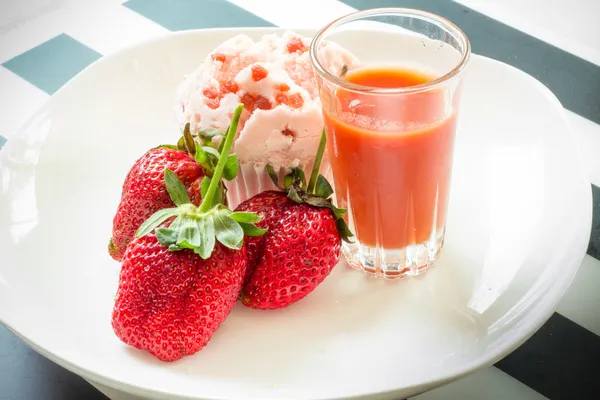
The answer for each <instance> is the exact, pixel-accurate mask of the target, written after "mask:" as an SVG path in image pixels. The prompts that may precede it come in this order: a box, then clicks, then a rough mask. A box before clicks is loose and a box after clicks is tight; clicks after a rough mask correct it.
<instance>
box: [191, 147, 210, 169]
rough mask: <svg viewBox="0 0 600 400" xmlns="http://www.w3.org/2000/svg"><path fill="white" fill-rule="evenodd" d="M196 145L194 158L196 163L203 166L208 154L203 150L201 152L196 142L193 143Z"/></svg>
mask: <svg viewBox="0 0 600 400" xmlns="http://www.w3.org/2000/svg"><path fill="white" fill-rule="evenodd" d="M194 143H195V144H196V154H195V156H194V158H195V159H196V162H197V163H198V164H200V165H202V166H204V164H206V163H207V161H208V154H206V152H205V151H204V150H202V146H200V143H198V142H194Z"/></svg>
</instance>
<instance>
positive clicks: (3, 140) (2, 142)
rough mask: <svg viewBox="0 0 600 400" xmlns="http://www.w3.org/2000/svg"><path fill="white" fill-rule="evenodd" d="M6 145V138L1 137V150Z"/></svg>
mask: <svg viewBox="0 0 600 400" xmlns="http://www.w3.org/2000/svg"><path fill="white" fill-rule="evenodd" d="M4 143H6V138H5V137H4V136H2V135H0V149H1V148H2V146H4Z"/></svg>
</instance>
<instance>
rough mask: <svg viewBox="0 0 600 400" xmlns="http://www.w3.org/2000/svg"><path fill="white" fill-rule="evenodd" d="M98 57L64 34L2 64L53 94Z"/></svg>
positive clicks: (94, 52)
mask: <svg viewBox="0 0 600 400" xmlns="http://www.w3.org/2000/svg"><path fill="white" fill-rule="evenodd" d="M101 56H102V55H101V54H99V53H98V52H96V51H94V50H92V49H90V48H89V47H87V46H86V45H84V44H82V43H80V42H78V41H77V40H75V39H73V38H72V37H70V36H68V35H65V34H64V33H63V34H60V35H58V36H56V37H54V38H52V39H50V40H48V41H47V42H44V43H42V44H40V45H39V46H37V47H34V48H33V49H31V50H29V51H26V52H25V53H23V54H20V55H18V56H16V57H15V58H13V59H10V60H8V61H6V62H5V63H4V64H2V65H3V66H4V67H6V68H8V69H9V70H11V71H12V72H14V73H15V74H17V75H19V76H20V77H21V78H24V79H26V80H27V81H29V82H31V83H32V84H33V85H35V86H37V87H38V88H40V89H42V90H43V91H44V92H46V93H48V94H52V93H54V92H56V91H57V90H58V89H59V88H60V87H61V86H62V85H64V84H65V83H67V82H68V81H69V79H71V78H73V77H74V76H75V75H77V74H78V73H79V72H81V70H83V69H84V68H85V67H87V66H88V65H90V64H91V63H92V62H94V61H96V60H97V59H98V58H100V57H101Z"/></svg>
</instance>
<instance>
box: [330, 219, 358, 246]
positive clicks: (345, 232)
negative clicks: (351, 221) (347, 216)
mask: <svg viewBox="0 0 600 400" xmlns="http://www.w3.org/2000/svg"><path fill="white" fill-rule="evenodd" d="M335 225H336V226H337V229H338V232H339V233H340V236H341V237H342V240H343V241H344V242H346V243H353V242H352V241H351V240H350V238H351V237H353V236H354V234H353V233H352V231H351V230H350V228H348V225H347V224H346V221H344V219H343V218H338V219H336V220H335Z"/></svg>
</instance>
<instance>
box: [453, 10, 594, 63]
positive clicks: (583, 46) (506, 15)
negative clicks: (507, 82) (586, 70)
mask: <svg viewBox="0 0 600 400" xmlns="http://www.w3.org/2000/svg"><path fill="white" fill-rule="evenodd" d="M456 1H457V2H459V3H461V4H463V5H466V6H467V7H469V8H472V9H474V10H476V11H479V12H481V13H483V14H486V15H488V16H490V17H492V18H494V19H496V20H498V21H500V22H503V23H505V24H507V25H510V26H512V27H513V28H516V29H519V30H520V31H522V32H525V33H527V34H529V35H531V36H534V37H536V38H538V39H541V40H543V41H545V42H547V43H550V44H552V45H554V46H556V47H558V48H561V49H563V50H565V51H568V52H570V53H572V54H574V55H576V56H579V57H581V58H583V59H586V60H588V61H590V62H593V63H595V64H597V65H600V24H598V16H600V1H598V0H571V1H568V2H566V1H564V0H527V1H523V0H496V1H490V0H456Z"/></svg>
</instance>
